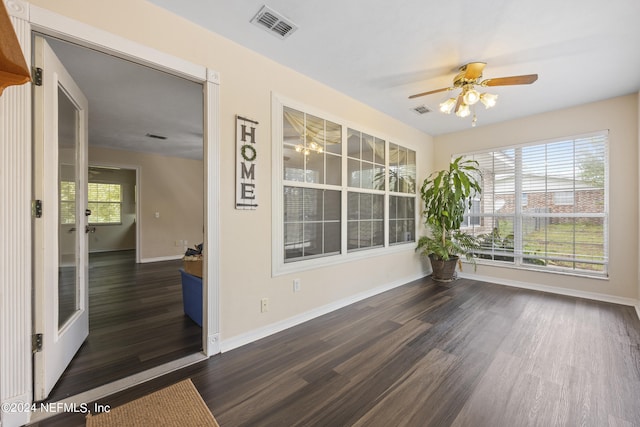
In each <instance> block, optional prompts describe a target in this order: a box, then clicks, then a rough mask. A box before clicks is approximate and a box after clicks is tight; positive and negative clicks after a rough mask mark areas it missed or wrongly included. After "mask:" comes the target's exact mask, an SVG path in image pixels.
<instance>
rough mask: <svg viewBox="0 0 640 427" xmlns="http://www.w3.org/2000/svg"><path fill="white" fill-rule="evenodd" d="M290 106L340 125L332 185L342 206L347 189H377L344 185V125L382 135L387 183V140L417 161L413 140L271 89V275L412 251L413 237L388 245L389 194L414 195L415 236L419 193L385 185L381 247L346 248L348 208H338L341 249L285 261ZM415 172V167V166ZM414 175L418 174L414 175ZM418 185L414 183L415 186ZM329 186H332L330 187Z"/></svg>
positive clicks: (345, 175)
mask: <svg viewBox="0 0 640 427" xmlns="http://www.w3.org/2000/svg"><path fill="white" fill-rule="evenodd" d="M285 106H286V107H290V108H293V109H296V110H298V111H303V112H304V113H306V114H310V115H313V116H316V117H320V118H322V119H325V120H328V121H331V122H333V123H337V124H339V125H341V126H342V129H343V132H342V160H343V161H342V179H341V185H340V186H332V187H333V188H336V189H340V190H341V192H342V193H341V206H347V202H348V199H347V197H348V196H347V195H348V192H349V191H358V192H362V193H377V192H376V190H369V189H363V188H360V189H356V188H353V187H349V186H348V185H347V162H346V161H344V159H347V158H348V156H347V131H346V130H347V129H348V128H351V129H357V130H359V131H361V132H363V133H367V134H369V135H374V136H376V137H378V138H380V139H384V141H385V182H386V183H387V186H388V181H389V141H391V142H392V143H394V144H397V145H401V146H403V147H405V148H410V149H411V150H414V151H415V152H416V163H417V162H418V157H419V156H418V150H417V149H416V148H415V146H413V145H412V144H407V143H405V142H399V141H398V139H397V138H392V137H391V138H390V137H388V136H386V135H384V134H383V133H381V132H378V131H375V130H371V129H370V128H368V127H367V126H362V125H359V124H354V123H350V122H348V121H347V120H344V119H342V118H339V117H336V116H334V115H332V114H330V113H327V112H324V111H320V110H318V109H316V108H314V107H311V106H308V105H304V104H302V103H300V102H298V101H295V100H292V99H289V98H287V97H285V96H282V95H280V94H276V93H272V94H271V129H272V135H271V136H272V138H271V140H272V144H271V146H272V147H271V148H272V151H271V158H272V167H273V169H272V170H273V173H272V175H273V177H272V191H271V194H272V196H271V198H272V203H271V209H272V226H271V231H272V238H271V242H272V246H271V247H272V252H271V253H272V256H271V262H272V268H271V274H272V276H273V277H275V276H280V275H284V274H290V273H295V272H299V271H306V270H312V269H316V268H320V267H324V266H328V265H336V264H341V263H344V262H350V261H355V260H358V259H364V258H371V257H377V256H381V255H386V254H391V253H397V252H412V253H413V251H414V248H415V241H411V242H406V243H398V244H394V245H389V221H388V219H389V195H401V196H405V197H414V200H415V203H416V204H415V208H414V212H415V217H416V218H415V221H416V230H415V234H416V236H415V238H416V239H417V234H418V220H419V218H418V211H419V209H418V203H419V197H418V194H417V191H416V193H415V194H414V195H413V196H410V195H409V194H407V193H390V192H389V191H388V188H387V189H386V191H385V195H384V236H385V237H384V247H374V248H367V249H363V250H357V251H351V252H349V251H348V250H347V224H348V218H347V216H348V212H347V209H341V218H340V224H341V228H340V233H341V238H340V240H341V253H340V254H335V255H328V256H322V257H318V258H310V259H301V260H297V261H295V262H286V263H285V258H284V212H283V210H284V208H283V203H284V196H283V186H285V181H284V179H283V168H284V161H283V144H282V141H283V121H282V117H283V108H284V107H285ZM416 175H417V170H416ZM416 178H417V176H416ZM305 186H308V187H313V186H314V184H309V183H306V184H305ZM322 187H323V188H326V187H327V186H326V185H322ZM416 187H417V186H416ZM333 188H332V189H333Z"/></svg>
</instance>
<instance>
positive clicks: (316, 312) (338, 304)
mask: <svg viewBox="0 0 640 427" xmlns="http://www.w3.org/2000/svg"><path fill="white" fill-rule="evenodd" d="M423 277H424V274H419V275H416V276H412V277H405V278H403V279H401V280H396V281H394V282H392V283H388V284H386V285H383V286H378V287H377V288H373V289H369V290H367V291H365V292H360V293H359V294H355V295H352V296H350V297H347V298H344V299H341V300H339V301H335V302H332V303H330V304H327V305H323V306H322V307H318V308H314V309H312V310H309V311H307V312H304V313H301V314H299V315H297V316H293V317H290V318H288V319H284V320H281V321H279V322H276V323H272V324H270V325H266V326H263V327H261V328H258V329H254V330H253V331H249V332H246V333H244V334H241V335H238V336H235V337H231V338H228V339H225V340H222V341H221V342H220V351H221V352H222V353H224V352H227V351H230V350H233V349H235V348H238V347H242V346H243V345H246V344H249V343H252V342H254V341H258V340H259V339H262V338H265V337H268V336H269V335H273V334H275V333H278V332H281V331H284V330H285V329H289V328H291V327H293V326H296V325H299V324H301V323H304V322H307V321H309V320H311V319H315V318H316V317H320V316H323V315H325V314H327V313H331V312H332V311H335V310H338V309H340V308H343V307H346V306H348V305H350V304H353V303H356V302H358V301H362V300H363V299H366V298H369V297H372V296H375V295H378V294H381V293H382V292H386V291H388V290H391V289H393V288H397V287H398V286H402V285H406V284H407V283H410V282H412V281H414V280H417V279H421V278H423Z"/></svg>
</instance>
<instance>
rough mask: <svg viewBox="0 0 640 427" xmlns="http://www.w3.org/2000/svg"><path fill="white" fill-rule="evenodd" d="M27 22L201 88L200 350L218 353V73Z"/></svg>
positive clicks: (40, 13)
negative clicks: (202, 254) (202, 228)
mask: <svg viewBox="0 0 640 427" xmlns="http://www.w3.org/2000/svg"><path fill="white" fill-rule="evenodd" d="M29 21H30V24H31V30H32V31H35V32H39V33H42V34H44V35H48V36H52V37H57V38H60V39H62V40H65V41H69V42H72V43H75V44H78V45H80V46H85V47H88V48H91V49H94V50H97V51H100V52H103V53H106V54H109V55H112V56H116V57H119V58H122V59H126V60H129V61H132V62H136V63H138V64H142V65H146V66H149V67H152V68H155V69H157V70H161V71H165V72H167V73H169V74H173V75H176V76H178V77H182V78H185V79H188V80H191V81H194V82H198V83H201V84H202V85H203V87H204V141H203V142H204V172H205V177H204V179H205V183H204V189H205V199H206V200H205V213H204V214H205V221H204V225H205V235H204V248H205V249H204V250H205V255H206V258H205V259H206V262H205V265H204V268H203V281H202V283H203V300H204V304H203V313H202V315H203V325H202V332H203V341H202V346H203V352H204V353H205V354H206V355H207V356H211V355H213V354H217V353H219V352H220V345H219V343H220V339H219V336H220V321H219V314H220V310H219V284H220V274H219V271H220V269H219V254H220V248H219V244H220V240H219V218H220V213H219V194H220V176H219V171H220V168H219V164H220V127H219V126H220V119H219V114H220V113H219V110H220V88H219V86H220V78H219V74H218V72H217V71H213V70H210V69H207V68H206V67H204V66H201V65H197V64H193V63H191V62H188V61H185V60H183V59H181V58H177V57H175V56H172V55H169V54H166V53H164V52H161V51H158V50H155V49H152V48H150V47H147V46H143V45H141V44H138V43H135V42H132V41H130V40H127V39H125V38H123V37H120V36H117V35H114V34H111V33H108V32H106V31H104V30H100V29H98V28H94V27H92V26H90V25H87V24H84V23H82V22H78V21H75V20H73V19H70V18H67V17H65V16H61V15H58V14H56V13H53V12H51V11H49V10H46V9H42V8H39V7H37V6H33V5H31V6H30V9H29Z"/></svg>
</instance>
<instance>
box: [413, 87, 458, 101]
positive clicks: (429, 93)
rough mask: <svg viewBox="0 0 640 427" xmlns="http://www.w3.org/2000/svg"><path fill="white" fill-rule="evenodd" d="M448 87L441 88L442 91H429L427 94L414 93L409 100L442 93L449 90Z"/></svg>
mask: <svg viewBox="0 0 640 427" xmlns="http://www.w3.org/2000/svg"><path fill="white" fill-rule="evenodd" d="M449 89H450V88H448V87H443V88H442V89H436V90H430V91H429V92H422V93H416V94H415V95H411V96H410V97H409V99H413V98H418V97H420V96H426V95H431V94H432V93H438V92H444V91H445V90H449Z"/></svg>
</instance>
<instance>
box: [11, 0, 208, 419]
mask: <svg viewBox="0 0 640 427" xmlns="http://www.w3.org/2000/svg"><path fill="white" fill-rule="evenodd" d="M2 1H3V2H4V3H5V5H6V8H7V11H8V12H9V15H10V18H11V20H12V23H13V25H14V27H15V28H16V33H17V35H18V40H19V42H20V44H21V47H22V48H23V52H24V53H25V57H26V59H27V63H28V64H30V63H31V57H30V56H31V43H32V41H31V32H32V31H36V32H39V33H42V34H43V35H45V36H53V37H57V38H60V39H63V40H67V41H70V42H73V43H75V44H79V45H82V46H86V47H90V48H92V49H94V50H98V51H101V52H104V53H108V54H110V55H114V56H118V57H121V58H124V59H127V60H131V61H133V62H137V63H140V64H144V65H147V66H150V67H153V68H156V69H159V70H162V71H166V72H168V73H171V74H174V75H177V76H179V77H183V78H186V79H189V80H192V81H195V82H199V83H202V84H203V86H204V103H205V105H204V155H205V157H204V159H205V160H204V170H205V182H204V184H205V195H206V199H207V200H206V203H205V235H204V243H205V255H206V262H205V264H204V268H203V276H204V277H203V284H204V288H203V299H204V304H203V321H204V322H203V337H202V338H203V352H204V355H202V357H207V356H211V355H213V354H217V353H219V352H220V345H219V336H220V320H219V316H220V309H219V287H220V274H219V264H220V261H219V253H220V244H219V228H220V225H219V218H220V213H219V199H220V176H219V170H220V168H219V163H220V159H219V151H220V145H219V142H220V128H219V126H220V119H219V111H220V109H219V84H220V82H219V74H218V73H217V72H216V71H214V70H210V69H207V68H206V67H204V66H202V65H197V64H193V63H190V62H188V61H185V60H182V59H180V58H177V57H175V56H172V55H169V54H166V53H163V52H160V51H158V50H155V49H152V48H149V47H146V46H143V45H141V44H138V43H135V42H132V41H130V40H127V39H125V38H123V37H121V36H118V35H114V34H111V33H108V32H106V31H104V30H100V29H97V28H94V27H92V26H90V25H87V24H84V23H81V22H78V21H75V20H73V19H70V18H67V17H64V16H62V15H59V14H56V13H53V12H51V11H49V10H46V9H43V8H40V7H38V6H34V5H31V4H29V3H28V2H27V1H24V0H2ZM30 93H31V87H30V85H28V84H27V85H23V86H15V87H11V88H9V89H7V90H6V91H5V93H4V94H3V96H2V99H1V100H0V111H3V114H2V117H0V123H2V124H3V126H9V127H10V128H12V129H13V128H15V129H16V132H18V133H17V134H16V135H17V136H18V139H15V138H14V137H13V136H6V137H5V135H0V142H2V143H3V146H11V147H15V148H12V150H14V151H11V156H9V157H7V158H6V159H5V160H6V162H5V160H2V161H0V164H2V165H5V164H6V165H7V166H8V172H9V173H10V174H11V178H12V179H13V178H14V177H15V180H16V182H18V183H20V185H19V188H18V189H15V188H11V192H12V193H11V194H14V193H15V192H16V191H18V193H16V195H15V197H14V196H11V197H12V200H13V199H15V200H16V201H17V202H18V203H14V204H12V205H10V206H6V207H4V208H2V210H3V212H4V211H7V214H8V215H11V217H13V216H14V215H19V216H17V217H16V218H17V221H18V222H17V223H16V229H15V231H14V234H15V235H16V236H17V237H18V238H19V239H20V241H21V242H23V243H19V244H17V245H16V242H13V243H12V244H11V246H6V245H3V246H2V247H3V248H5V246H6V248H9V247H11V250H12V251H13V252H15V253H16V256H12V257H10V260H12V263H13V261H14V260H15V262H16V263H17V264H16V266H22V264H21V260H25V261H27V262H33V258H32V256H31V254H30V250H29V248H30V242H31V235H32V231H31V226H30V222H31V220H30V215H29V213H30V211H29V206H28V201H29V200H30V199H31V195H30V191H29V190H26V191H24V189H28V188H30V183H31V177H30V176H31V170H32V168H31V160H30V159H31V152H32V147H31V138H30V136H31V131H30V129H31V124H32V120H33V118H32V116H31V101H30V98H31V97H30ZM14 152H15V156H14V154H13V153H14ZM9 166H10V167H9ZM27 171H29V177H25V176H24V174H25V173H26V172H27ZM7 182H8V183H10V182H13V181H7ZM25 202H27V203H26V204H25ZM26 241H28V243H24V242H26ZM18 255H19V256H18ZM19 261H20V262H19ZM16 268H18V267H16ZM29 271H30V270H29V269H28V268H22V267H19V269H11V270H7V271H6V272H4V273H3V275H2V277H3V278H5V279H8V280H5V282H7V283H13V284H15V285H14V286H13V287H7V286H5V284H0V289H1V290H3V291H6V292H5V294H4V296H5V297H6V299H5V298H3V300H4V301H0V306H2V307H4V308H6V310H3V313H0V327H1V326H2V322H4V321H6V322H7V323H6V324H7V325H8V324H13V325H15V327H13V328H10V329H7V328H2V331H3V334H2V337H0V343H1V344H3V348H5V349H6V350H7V351H8V353H5V352H4V351H3V353H4V354H2V355H0V370H1V372H0V400H2V402H3V403H11V402H16V403H18V402H19V403H21V404H24V403H25V402H29V403H30V402H31V401H32V390H33V379H32V375H31V369H32V365H31V363H32V355H31V348H30V341H31V340H30V335H31V333H32V331H33V325H32V319H31V310H32V300H31V292H32V283H31V274H30V272H29ZM16 343H18V345H16ZM5 344H8V346H7V347H4V345H5ZM185 363H187V362H185ZM178 368H179V366H178ZM143 380H144V378H140V377H139V381H143ZM30 418H31V419H33V418H34V417H33V416H31V414H29V413H25V412H20V413H4V412H3V413H0V422H1V423H2V425H3V426H4V425H6V426H7V427H9V426H13V425H21V424H25V423H26V422H27V421H28V420H29V419H30Z"/></svg>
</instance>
